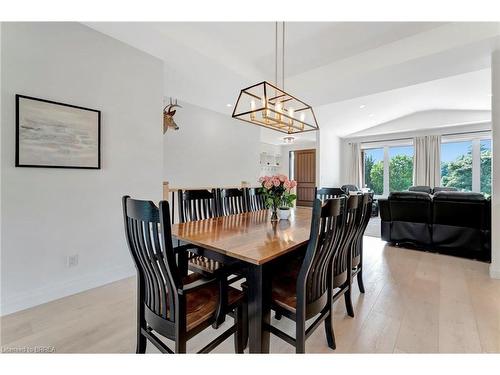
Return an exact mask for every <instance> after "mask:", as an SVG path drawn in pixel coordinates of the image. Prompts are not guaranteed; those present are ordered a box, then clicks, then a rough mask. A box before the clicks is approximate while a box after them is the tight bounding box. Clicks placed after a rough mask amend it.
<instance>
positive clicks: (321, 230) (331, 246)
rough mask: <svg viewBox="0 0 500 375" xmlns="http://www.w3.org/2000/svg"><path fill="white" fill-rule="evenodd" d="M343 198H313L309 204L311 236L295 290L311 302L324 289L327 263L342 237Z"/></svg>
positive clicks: (327, 274)
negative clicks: (322, 200)
mask: <svg viewBox="0 0 500 375" xmlns="http://www.w3.org/2000/svg"><path fill="white" fill-rule="evenodd" d="M345 200H346V198H345V197H339V198H332V199H327V200H326V201H325V202H324V204H322V202H321V200H319V199H316V200H315V202H314V206H313V214H312V221H311V236H310V239H309V244H308V247H307V251H306V256H305V258H304V262H303V264H302V267H301V269H300V273H299V277H298V280H297V291H300V290H303V291H304V292H305V296H304V301H305V303H307V304H310V303H313V302H315V301H317V300H319V299H321V298H322V297H324V296H325V294H326V293H327V292H328V288H329V283H330V281H329V280H330V272H331V262H332V259H333V256H334V255H335V253H336V252H337V251H338V246H339V243H340V240H341V237H342V225H343V214H344V210H343V206H344V205H345Z"/></svg>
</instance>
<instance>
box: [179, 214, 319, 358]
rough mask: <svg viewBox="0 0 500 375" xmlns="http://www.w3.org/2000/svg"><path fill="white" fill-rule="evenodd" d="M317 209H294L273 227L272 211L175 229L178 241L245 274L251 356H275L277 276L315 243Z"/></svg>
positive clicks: (228, 217) (185, 224) (208, 221)
mask: <svg viewBox="0 0 500 375" xmlns="http://www.w3.org/2000/svg"><path fill="white" fill-rule="evenodd" d="M311 216H312V209H311V208H309V207H296V208H293V209H291V213H290V217H289V219H287V220H280V221H277V222H276V221H275V222H272V221H271V212H270V210H259V211H253V212H245V213H240V214H236V215H228V216H220V217H214V218H211V219H206V220H198V221H188V222H185V223H178V224H173V225H172V236H173V237H174V238H176V239H177V240H180V241H182V242H185V243H189V244H193V245H196V246H197V247H200V248H203V249H204V255H206V256H207V257H208V258H212V259H214V260H217V261H220V262H222V263H224V262H227V263H234V262H238V263H240V264H241V265H242V268H243V269H244V275H245V277H246V285H247V293H248V295H247V300H248V347H249V352H250V353H269V340H270V332H269V324H270V318H271V303H270V302H271V277H272V270H273V268H274V267H275V265H276V264H279V260H280V259H283V257H284V256H285V255H286V254H289V253H291V252H293V251H294V250H297V249H298V248H301V247H303V246H304V245H306V244H307V242H308V241H309V235H310V229H311Z"/></svg>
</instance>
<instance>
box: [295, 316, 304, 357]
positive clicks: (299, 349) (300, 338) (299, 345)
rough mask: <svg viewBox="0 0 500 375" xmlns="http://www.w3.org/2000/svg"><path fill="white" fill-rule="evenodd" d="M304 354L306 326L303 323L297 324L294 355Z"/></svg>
mask: <svg viewBox="0 0 500 375" xmlns="http://www.w3.org/2000/svg"><path fill="white" fill-rule="evenodd" d="M305 352H306V326H305V322H297V330H296V333H295V353H299V354H302V353H305Z"/></svg>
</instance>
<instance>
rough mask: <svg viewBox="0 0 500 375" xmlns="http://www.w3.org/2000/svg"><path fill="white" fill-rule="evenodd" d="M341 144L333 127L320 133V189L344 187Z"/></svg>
mask: <svg viewBox="0 0 500 375" xmlns="http://www.w3.org/2000/svg"><path fill="white" fill-rule="evenodd" d="M340 151H341V142H340V137H338V136H337V135H336V133H335V128H334V127H333V126H323V127H322V128H321V129H320V131H319V154H320V157H319V168H320V170H319V175H320V178H319V185H318V186H319V187H339V186H342V185H343V183H342V179H341V174H342V171H341V165H342V164H341V152H340Z"/></svg>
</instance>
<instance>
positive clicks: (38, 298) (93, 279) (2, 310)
mask: <svg viewBox="0 0 500 375" xmlns="http://www.w3.org/2000/svg"><path fill="white" fill-rule="evenodd" d="M133 275H135V269H134V267H133V266H128V265H127V266H125V265H123V266H119V267H114V268H108V269H106V270H103V271H100V272H94V273H91V274H88V275H85V276H82V277H80V278H77V279H73V280H70V281H67V282H64V283H60V284H59V285H57V284H56V285H50V286H44V287H41V288H36V289H32V290H30V291H29V292H26V293H22V294H19V295H17V296H14V297H12V298H10V299H9V300H8V301H5V302H4V303H3V304H2V305H0V316H4V315H8V314H12V313H15V312H18V311H21V310H25V309H29V308H30V307H34V306H38V305H41V304H44V303H47V302H50V301H54V300H57V299H60V298H63V297H67V296H70V295H73V294H77V293H80V292H84V291H86V290H89V289H93V288H97V287H99V286H103V285H106V284H109V283H112V282H114V281H118V280H122V279H125V278H127V277H131V276H133Z"/></svg>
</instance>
